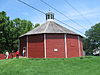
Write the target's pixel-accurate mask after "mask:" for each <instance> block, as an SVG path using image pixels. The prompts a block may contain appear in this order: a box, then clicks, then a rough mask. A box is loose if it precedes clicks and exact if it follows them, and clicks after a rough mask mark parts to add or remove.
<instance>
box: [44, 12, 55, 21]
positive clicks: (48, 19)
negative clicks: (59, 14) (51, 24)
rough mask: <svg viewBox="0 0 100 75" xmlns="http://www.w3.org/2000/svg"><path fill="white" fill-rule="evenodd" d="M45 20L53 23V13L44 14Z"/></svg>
mask: <svg viewBox="0 0 100 75" xmlns="http://www.w3.org/2000/svg"><path fill="white" fill-rule="evenodd" d="M46 20H47V21H54V13H52V12H48V13H46Z"/></svg>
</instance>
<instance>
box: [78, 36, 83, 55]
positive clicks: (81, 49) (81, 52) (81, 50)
mask: <svg viewBox="0 0 100 75" xmlns="http://www.w3.org/2000/svg"><path fill="white" fill-rule="evenodd" d="M79 41H80V55H81V56H83V44H82V38H81V37H80V39H79Z"/></svg>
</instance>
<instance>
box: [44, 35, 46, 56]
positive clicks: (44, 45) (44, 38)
mask: <svg viewBox="0 0 100 75" xmlns="http://www.w3.org/2000/svg"><path fill="white" fill-rule="evenodd" d="M44 57H45V58H46V34H44Z"/></svg>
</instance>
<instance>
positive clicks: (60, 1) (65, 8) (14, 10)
mask: <svg viewBox="0 0 100 75" xmlns="http://www.w3.org/2000/svg"><path fill="white" fill-rule="evenodd" d="M22 1H25V2H26V3H28V4H30V5H32V6H34V7H36V8H37V9H40V10H41V11H43V12H45V13H46V12H48V11H49V9H50V10H51V11H52V12H54V14H55V18H57V19H59V20H61V21H62V22H65V23H66V24H68V25H70V26H72V27H74V28H76V29H78V30H79V31H81V32H83V33H85V31H86V29H85V28H87V30H88V29H90V27H91V26H93V25H95V24H96V23H99V22H100V0H67V1H68V2H69V3H70V4H71V5H72V6H74V7H75V8H76V9H77V10H78V11H79V12H80V13H82V14H83V15H84V16H85V17H86V18H87V19H88V20H89V21H90V22H91V23H89V22H87V21H86V20H85V19H84V18H83V17H81V16H80V14H78V13H77V12H76V11H75V10H74V9H72V8H71V7H70V6H69V5H68V4H67V3H65V1H64V0H44V1H45V2H47V3H49V4H50V5H52V6H53V7H55V8H56V9H57V10H59V11H60V12H62V13H64V14H65V15H66V16H68V17H69V18H71V19H72V20H74V21H76V22H77V23H79V24H80V25H82V26H83V27H85V28H82V27H81V26H80V25H77V24H75V23H73V22H71V21H70V20H69V19H67V18H66V17H64V16H63V15H61V14H59V13H58V12H56V11H55V10H53V9H52V8H50V7H49V6H47V5H45V4H44V3H42V2H41V1H40V0H22ZM0 11H6V12H7V16H9V17H10V19H15V18H21V19H26V20H30V21H32V23H33V24H35V23H40V24H42V23H44V22H46V20H45V15H44V14H42V13H40V12H38V11H36V10H34V9H32V8H30V7H28V6H26V5H24V4H22V3H20V2H18V1H17V0H0ZM56 22H57V23H59V22H58V21H56ZM59 24H61V23H59ZM61 25H62V26H65V27H66V28H69V29H70V30H73V29H71V28H70V27H69V26H67V25H64V24H61ZM73 31H74V32H76V33H79V32H77V31H75V30H73ZM79 34H81V33H79Z"/></svg>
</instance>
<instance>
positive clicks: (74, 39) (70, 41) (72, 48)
mask: <svg viewBox="0 0 100 75" xmlns="http://www.w3.org/2000/svg"><path fill="white" fill-rule="evenodd" d="M66 37H67V39H66V43H67V50H68V51H67V56H68V58H70V57H79V44H78V36H77V35H69V34H68V35H67V36H66Z"/></svg>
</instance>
